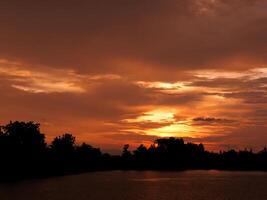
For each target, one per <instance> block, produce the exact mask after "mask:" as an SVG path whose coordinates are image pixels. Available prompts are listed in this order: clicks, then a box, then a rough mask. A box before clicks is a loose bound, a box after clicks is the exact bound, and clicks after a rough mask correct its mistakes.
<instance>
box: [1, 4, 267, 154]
mask: <svg viewBox="0 0 267 200" xmlns="http://www.w3.org/2000/svg"><path fill="white" fill-rule="evenodd" d="M0 27H1V31H0V88H1V98H0V105H1V110H0V123H1V124H6V123H8V122H9V121H10V120H13V121H14V120H24V121H28V120H33V121H36V122H39V123H41V130H42V132H44V133H45V134H46V136H47V140H48V141H51V139H52V138H53V137H55V136H57V135H60V134H63V133H65V132H70V133H73V134H74V135H75V136H76V139H77V142H81V141H85V142H88V143H89V144H92V145H94V146H97V147H101V148H102V149H104V150H105V151H109V152H116V151H118V150H120V149H121V147H122V145H123V144H125V143H129V144H130V145H131V146H132V147H135V146H136V145H137V144H140V143H143V144H150V143H151V142H152V141H153V140H154V139H155V138H157V137H169V136H175V137H183V138H185V140H186V141H190V142H196V143H198V142H202V143H204V144H205V146H206V147H207V149H209V150H214V151H217V150H220V149H226V150H228V149H230V148H236V149H240V148H245V147H247V148H253V149H255V150H258V149H261V148H263V147H264V146H265V145H266V144H267V1H266V0H87V1H86V0H64V1H63V0H62V1H61V0H58V1H56V0H45V1H38V0H23V1H22V0H8V1H1V2H0Z"/></svg>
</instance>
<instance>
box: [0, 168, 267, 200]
mask: <svg viewBox="0 0 267 200" xmlns="http://www.w3.org/2000/svg"><path fill="white" fill-rule="evenodd" d="M266 186H267V173H265V172H225V171H214V170H210V171H184V172H152V171H146V172H136V171H128V172H121V171H110V172H95V173H87V174H82V175H75V176H66V177H58V178H50V179H43V180H28V181H21V182H16V183H9V184H2V185H0V199H1V200H13V199H14V200H17V199H19V200H24V199H25V200H26V199H27V200H37V199H38V200H72V199H73V200H76V199H77V200H102V199H103V200H106V199H111V200H116V199H122V200H124V199H125V200H158V199H162V200H165V199H166V200H174V199H175V200H176V199H182V200H183V199H194V200H200V199H203V200H231V199H241V200H246V199H248V200H253V199H256V200H261V199H263V200H265V199H267V189H266Z"/></svg>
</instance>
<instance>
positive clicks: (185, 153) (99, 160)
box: [0, 121, 267, 181]
mask: <svg viewBox="0 0 267 200" xmlns="http://www.w3.org/2000/svg"><path fill="white" fill-rule="evenodd" d="M129 147H130V146H129V144H126V145H124V146H123V149H122V154H121V155H120V156H112V155H109V154H107V153H102V152H101V150H100V149H98V148H94V147H92V146H91V145H89V144H86V143H82V144H81V145H78V144H76V143H75V137H74V136H73V135H72V134H69V133H66V134H63V135H62V136H58V137H56V138H54V140H53V141H52V142H51V144H50V145H47V144H46V142H45V135H44V134H42V133H41V132H40V124H38V123H34V122H19V121H16V122H10V123H9V124H7V125H5V126H1V127H0V161H1V164H0V181H7V180H14V179H24V178H37V177H47V176H55V175H66V174H73V173H81V172H87V171H95V170H185V169H219V170H267V149H266V148H264V149H263V150H262V151H260V152H258V153H254V152H252V150H247V149H245V150H242V151H235V150H229V151H223V152H222V151H220V152H219V153H214V152H208V151H206V150H205V148H204V145H203V144H193V143H185V142H184V140H183V139H178V138H173V137H171V138H160V139H157V140H155V142H154V143H153V144H151V145H150V147H146V146H144V145H143V144H141V145H140V146H139V147H138V148H137V149H135V150H133V151H132V152H131V151H130V150H129Z"/></svg>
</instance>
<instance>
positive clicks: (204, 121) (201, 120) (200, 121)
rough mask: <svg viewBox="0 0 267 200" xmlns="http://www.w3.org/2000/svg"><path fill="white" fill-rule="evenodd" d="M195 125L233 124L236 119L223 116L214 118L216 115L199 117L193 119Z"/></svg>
mask: <svg viewBox="0 0 267 200" xmlns="http://www.w3.org/2000/svg"><path fill="white" fill-rule="evenodd" d="M193 122H194V125H214V124H221V125H223V124H224V125H227V124H233V123H235V122H236V121H235V120H230V119H221V118H214V117H197V118H194V119H193Z"/></svg>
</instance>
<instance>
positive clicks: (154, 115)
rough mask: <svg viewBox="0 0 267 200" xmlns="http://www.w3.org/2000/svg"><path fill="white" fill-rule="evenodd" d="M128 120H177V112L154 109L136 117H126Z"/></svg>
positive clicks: (157, 121)
mask: <svg viewBox="0 0 267 200" xmlns="http://www.w3.org/2000/svg"><path fill="white" fill-rule="evenodd" d="M125 121H126V122H154V123H164V122H165V123H166V122H174V121H175V112H174V111H173V110H171V111H164V110H153V111H149V112H146V113H144V114H143V115H141V116H139V117H137V118H136V119H126V120H125Z"/></svg>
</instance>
